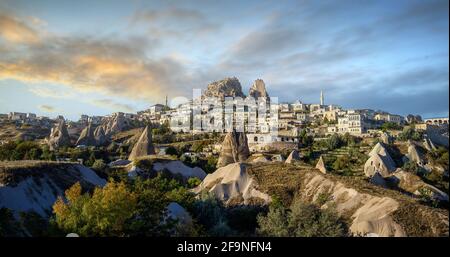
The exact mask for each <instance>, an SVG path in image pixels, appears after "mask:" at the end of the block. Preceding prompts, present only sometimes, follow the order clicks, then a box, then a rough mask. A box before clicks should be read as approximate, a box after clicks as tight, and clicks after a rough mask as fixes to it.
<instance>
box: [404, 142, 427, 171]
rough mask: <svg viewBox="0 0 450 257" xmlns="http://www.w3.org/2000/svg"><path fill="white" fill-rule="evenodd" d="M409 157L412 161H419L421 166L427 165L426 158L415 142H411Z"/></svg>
mask: <svg viewBox="0 0 450 257" xmlns="http://www.w3.org/2000/svg"><path fill="white" fill-rule="evenodd" d="M407 157H408V159H409V160H410V161H412V162H415V163H417V164H418V165H419V166H423V165H425V159H424V158H423V154H422V153H421V152H420V150H419V149H418V147H417V146H416V144H415V143H413V142H409V144H408V154H407Z"/></svg>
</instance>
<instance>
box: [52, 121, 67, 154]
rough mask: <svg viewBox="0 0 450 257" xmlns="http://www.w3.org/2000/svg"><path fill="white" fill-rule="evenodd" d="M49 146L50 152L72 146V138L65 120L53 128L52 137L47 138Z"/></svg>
mask: <svg viewBox="0 0 450 257" xmlns="http://www.w3.org/2000/svg"><path fill="white" fill-rule="evenodd" d="M47 144H48V146H49V147H50V150H56V149H58V148H59V147H62V146H70V136H69V132H68V131H67V126H66V123H65V121H64V120H61V121H60V122H58V125H57V126H56V127H53V128H52V130H51V131H50V136H49V137H48V138H47Z"/></svg>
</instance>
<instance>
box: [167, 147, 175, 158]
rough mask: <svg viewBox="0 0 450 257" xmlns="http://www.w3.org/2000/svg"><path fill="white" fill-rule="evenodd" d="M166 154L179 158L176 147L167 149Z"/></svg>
mask: <svg viewBox="0 0 450 257" xmlns="http://www.w3.org/2000/svg"><path fill="white" fill-rule="evenodd" d="M166 154H168V155H175V156H178V151H177V149H176V148H175V147H173V146H169V147H167V149H166Z"/></svg>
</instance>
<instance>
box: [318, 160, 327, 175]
mask: <svg viewBox="0 0 450 257" xmlns="http://www.w3.org/2000/svg"><path fill="white" fill-rule="evenodd" d="M316 169H319V170H320V172H322V173H323V174H326V173H327V168H326V167H325V162H324V161H323V158H322V156H320V158H319V161H318V162H317V164H316Z"/></svg>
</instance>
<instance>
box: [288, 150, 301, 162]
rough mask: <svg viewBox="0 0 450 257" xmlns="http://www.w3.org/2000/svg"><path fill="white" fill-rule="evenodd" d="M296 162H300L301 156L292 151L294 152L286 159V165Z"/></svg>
mask: <svg viewBox="0 0 450 257" xmlns="http://www.w3.org/2000/svg"><path fill="white" fill-rule="evenodd" d="M295 161H300V154H299V153H298V151H297V150H292V152H291V153H290V154H289V156H288V158H287V159H286V163H294V162H295Z"/></svg>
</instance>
